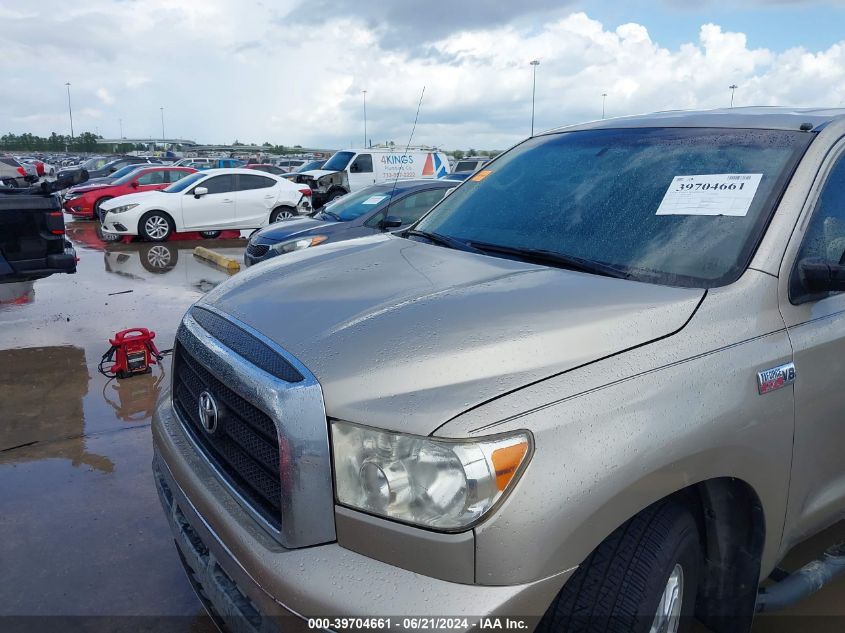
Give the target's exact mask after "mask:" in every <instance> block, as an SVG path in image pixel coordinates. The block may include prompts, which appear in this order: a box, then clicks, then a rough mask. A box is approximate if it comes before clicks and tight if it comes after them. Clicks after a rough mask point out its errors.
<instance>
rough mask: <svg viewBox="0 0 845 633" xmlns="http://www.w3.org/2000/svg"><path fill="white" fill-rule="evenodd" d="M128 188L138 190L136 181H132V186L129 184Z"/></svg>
mask: <svg viewBox="0 0 845 633" xmlns="http://www.w3.org/2000/svg"><path fill="white" fill-rule="evenodd" d="M129 186H130V187H132V188H133V189H137V188H138V181H137V180H133V181H132V184H131V185H129Z"/></svg>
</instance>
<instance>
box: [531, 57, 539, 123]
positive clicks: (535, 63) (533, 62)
mask: <svg viewBox="0 0 845 633" xmlns="http://www.w3.org/2000/svg"><path fill="white" fill-rule="evenodd" d="M531 65H532V66H533V67H534V68H533V73H534V77H533V79H532V82H531V136H534V97H535V95H536V94H537V66H539V65H540V60H539V59H533V60H531Z"/></svg>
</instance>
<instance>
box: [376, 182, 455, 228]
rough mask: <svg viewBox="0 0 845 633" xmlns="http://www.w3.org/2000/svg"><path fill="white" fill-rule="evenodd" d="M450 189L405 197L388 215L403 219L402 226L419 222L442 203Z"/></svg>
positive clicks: (392, 205) (432, 190)
mask: <svg viewBox="0 0 845 633" xmlns="http://www.w3.org/2000/svg"><path fill="white" fill-rule="evenodd" d="M447 191H448V189H429V190H427V191H418V192H417V193H412V194H411V195H410V196H405V197H404V198H402V199H401V200H399V201H398V202H394V203H392V204H391V205H390V206H389V207H388V208H387V215H394V216H396V217H398V218H401V219H402V224H410V223H411V222H416V221H417V220H419V219H420V218H421V217H422V216H423V214H424V213H425V212H426V211H428V210H429V209H430V208H431V207H433V206H434V205H435V204H437V203H438V202H440V200H441V199H442V198H443V196H445V195H446V192H447Z"/></svg>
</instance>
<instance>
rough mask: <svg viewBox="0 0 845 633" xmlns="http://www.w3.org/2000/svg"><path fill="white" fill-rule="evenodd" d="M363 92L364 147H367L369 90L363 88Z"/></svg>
mask: <svg viewBox="0 0 845 633" xmlns="http://www.w3.org/2000/svg"><path fill="white" fill-rule="evenodd" d="M361 94H362V95H364V149H366V148H367V91H366V90H362V91H361Z"/></svg>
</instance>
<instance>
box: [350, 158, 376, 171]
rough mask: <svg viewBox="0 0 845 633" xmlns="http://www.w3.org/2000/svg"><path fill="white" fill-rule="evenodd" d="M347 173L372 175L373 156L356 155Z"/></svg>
mask: <svg viewBox="0 0 845 633" xmlns="http://www.w3.org/2000/svg"><path fill="white" fill-rule="evenodd" d="M349 171H350V172H352V173H353V174H371V173H373V156H372V154H358V157H357V158H356V159H355V160H354V161H353V163H352V166H351V167H350V168H349Z"/></svg>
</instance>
